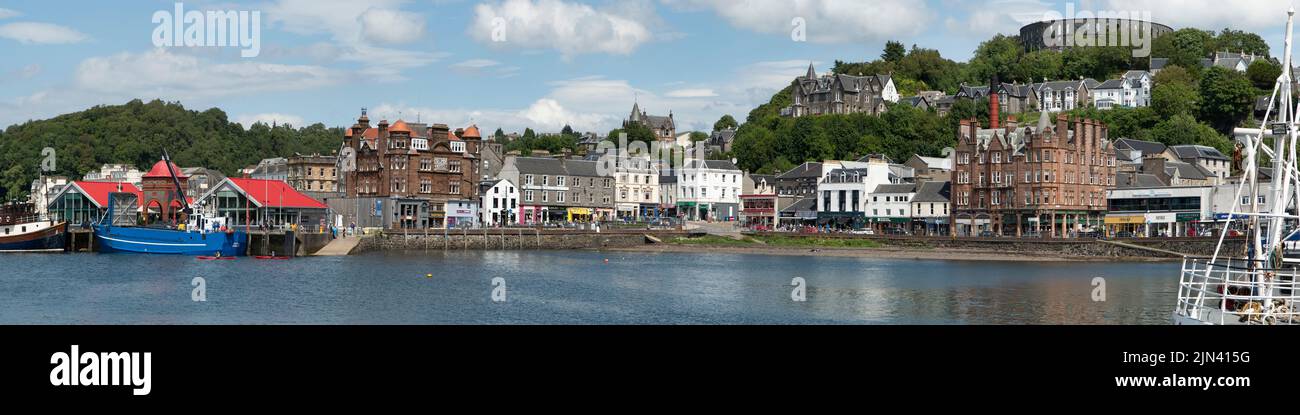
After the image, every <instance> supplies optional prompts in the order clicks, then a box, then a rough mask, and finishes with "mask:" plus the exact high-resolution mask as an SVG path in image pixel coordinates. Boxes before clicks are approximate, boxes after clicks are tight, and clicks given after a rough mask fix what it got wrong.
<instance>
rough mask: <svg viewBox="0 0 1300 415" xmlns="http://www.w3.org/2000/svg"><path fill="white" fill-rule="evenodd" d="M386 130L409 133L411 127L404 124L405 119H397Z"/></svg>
mask: <svg viewBox="0 0 1300 415" xmlns="http://www.w3.org/2000/svg"><path fill="white" fill-rule="evenodd" d="M388 132H390V133H409V132H411V127H410V126H408V125H406V121H402V120H397V122H395V123H393V126H392V127H388Z"/></svg>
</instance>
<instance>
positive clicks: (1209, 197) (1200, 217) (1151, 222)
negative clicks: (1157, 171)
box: [1105, 186, 1241, 237]
mask: <svg viewBox="0 0 1300 415" xmlns="http://www.w3.org/2000/svg"><path fill="white" fill-rule="evenodd" d="M1223 187H1224V186H1219V187H1211V186H1155V187H1125V188H1118V189H1114V190H1110V191H1107V192H1106V199H1107V206H1108V208H1107V212H1106V219H1105V224H1106V233H1107V234H1109V235H1112V236H1118V235H1120V234H1121V233H1123V236H1126V237H1127V236H1130V234H1131V236H1135V237H1151V236H1194V235H1199V234H1200V232H1202V230H1203V229H1204V228H1205V227H1206V226H1207V225H1209V224H1211V223H1213V220H1214V212H1215V209H1217V208H1216V207H1214V206H1213V205H1214V204H1217V202H1212V201H1218V200H1219V198H1220V197H1222V196H1224V194H1225V193H1231V192H1235V191H1236V188H1235V187H1234V188H1233V189H1231V190H1228V191H1226V192H1225V191H1223V190H1222V189H1223ZM1230 199H1232V197H1231V195H1227V199H1224V201H1223V202H1224V203H1225V204H1230V203H1231V202H1229V200H1230ZM1225 209H1226V208H1225ZM1240 210H1241V209H1240V208H1239V209H1238V211H1240ZM1224 212H1227V211H1226V210H1225V211H1224Z"/></svg>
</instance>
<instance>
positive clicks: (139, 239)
mask: <svg viewBox="0 0 1300 415" xmlns="http://www.w3.org/2000/svg"><path fill="white" fill-rule="evenodd" d="M247 240H248V238H247V234H245V233H244V232H232V233H223V232H209V233H200V232H186V231H179V230H172V229H153V228H137V227H124V226H102V225H101V226H96V227H95V243H96V244H97V246H98V248H99V252H128V253H139V254H160V255H194V256H200V255H215V254H216V253H217V252H220V253H221V255H222V256H240V255H243V254H244V243H245V241H247Z"/></svg>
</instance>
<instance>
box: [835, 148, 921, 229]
mask: <svg viewBox="0 0 1300 415" xmlns="http://www.w3.org/2000/svg"><path fill="white" fill-rule="evenodd" d="M823 165H825V164H823ZM897 180H898V176H897V175H895V174H894V173H893V171H892V170H891V168H890V164H888V163H885V162H883V161H877V162H869V163H864V165H863V167H859V168H838V169H835V170H830V171H825V173H823V177H822V179H821V181H819V182H818V183H817V222H818V224H819V225H829V226H834V227H839V228H849V227H852V228H861V227H863V226H866V225H867V223H868V222H867V221H868V214H869V213H870V207H869V205H868V201H869V199H870V194H871V192H872V191H874V190H875V189H876V186H879V185H885V184H891V183H894V182H896V181H897ZM905 207H906V206H905ZM904 210H906V209H904Z"/></svg>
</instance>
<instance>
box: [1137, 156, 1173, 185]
mask: <svg viewBox="0 0 1300 415" xmlns="http://www.w3.org/2000/svg"><path fill="white" fill-rule="evenodd" d="M1142 173H1145V174H1150V175H1153V176H1156V177H1159V178H1160V181H1161V182H1165V183H1169V174H1168V173H1165V158H1164V157H1161V156H1159V155H1155V154H1151V155H1144V156H1142Z"/></svg>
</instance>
